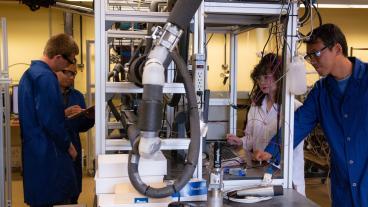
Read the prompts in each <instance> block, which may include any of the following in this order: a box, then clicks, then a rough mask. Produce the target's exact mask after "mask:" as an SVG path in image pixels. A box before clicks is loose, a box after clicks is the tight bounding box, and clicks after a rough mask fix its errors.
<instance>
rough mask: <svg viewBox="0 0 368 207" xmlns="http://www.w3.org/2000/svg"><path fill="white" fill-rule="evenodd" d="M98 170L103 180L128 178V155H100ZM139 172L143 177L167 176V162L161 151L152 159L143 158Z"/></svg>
mask: <svg viewBox="0 0 368 207" xmlns="http://www.w3.org/2000/svg"><path fill="white" fill-rule="evenodd" d="M98 170H99V172H100V177H101V178H113V177H125V176H128V154H109V155H106V154H105V155H99V156H98ZM138 172H139V175H141V176H150V175H166V173H167V160H166V158H165V156H164V155H163V154H162V152H161V151H159V152H157V153H156V154H155V155H154V156H152V158H150V159H144V158H142V157H141V158H140V160H139V166H138Z"/></svg>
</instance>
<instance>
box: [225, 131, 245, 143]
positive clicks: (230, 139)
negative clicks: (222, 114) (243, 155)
mask: <svg viewBox="0 0 368 207" xmlns="http://www.w3.org/2000/svg"><path fill="white" fill-rule="evenodd" d="M226 140H227V143H229V144H230V145H235V146H241V145H243V141H242V140H241V139H240V138H239V137H237V136H235V135H234V134H227V135H226Z"/></svg>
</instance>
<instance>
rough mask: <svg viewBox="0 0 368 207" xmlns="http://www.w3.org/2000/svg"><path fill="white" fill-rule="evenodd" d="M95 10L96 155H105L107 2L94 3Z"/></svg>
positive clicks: (102, 0)
mask: <svg viewBox="0 0 368 207" xmlns="http://www.w3.org/2000/svg"><path fill="white" fill-rule="evenodd" d="M94 3H95V4H94V8H95V39H96V43H95V57H97V58H95V77H97V78H96V81H95V102H96V103H95V105H96V108H95V110H96V113H95V118H96V119H95V120H96V122H95V124H96V135H95V136H96V137H95V140H96V142H95V145H96V146H95V147H96V150H95V153H96V154H104V153H105V138H106V136H105V134H106V132H105V131H106V130H105V126H106V119H105V85H106V74H105V71H106V70H105V69H106V66H107V64H106V54H107V53H106V33H105V16H106V15H105V11H106V9H107V1H106V0H101V1H94Z"/></svg>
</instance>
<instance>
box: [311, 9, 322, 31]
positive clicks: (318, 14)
mask: <svg viewBox="0 0 368 207" xmlns="http://www.w3.org/2000/svg"><path fill="white" fill-rule="evenodd" d="M312 6H313V8H314V9H315V10H316V13H317V16H318V21H319V26H321V25H322V17H321V14H320V13H319V11H318V8H317V7H316V5H314V4H312Z"/></svg>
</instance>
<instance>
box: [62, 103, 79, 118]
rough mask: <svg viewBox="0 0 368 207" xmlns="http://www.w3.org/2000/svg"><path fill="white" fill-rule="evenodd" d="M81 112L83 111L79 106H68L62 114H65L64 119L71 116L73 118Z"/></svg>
mask: <svg viewBox="0 0 368 207" xmlns="http://www.w3.org/2000/svg"><path fill="white" fill-rule="evenodd" d="M83 110H84V109H82V108H81V107H80V106H78V105H73V106H70V107H68V108H66V109H65V110H64V113H65V116H66V117H71V116H73V115H75V114H78V113H80V112H82V111H83Z"/></svg>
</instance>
